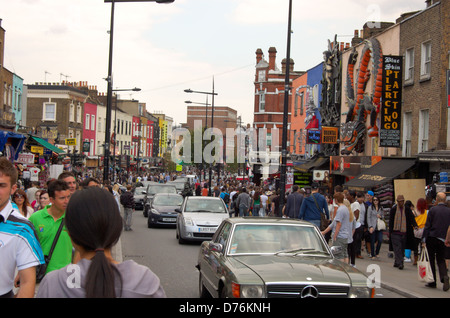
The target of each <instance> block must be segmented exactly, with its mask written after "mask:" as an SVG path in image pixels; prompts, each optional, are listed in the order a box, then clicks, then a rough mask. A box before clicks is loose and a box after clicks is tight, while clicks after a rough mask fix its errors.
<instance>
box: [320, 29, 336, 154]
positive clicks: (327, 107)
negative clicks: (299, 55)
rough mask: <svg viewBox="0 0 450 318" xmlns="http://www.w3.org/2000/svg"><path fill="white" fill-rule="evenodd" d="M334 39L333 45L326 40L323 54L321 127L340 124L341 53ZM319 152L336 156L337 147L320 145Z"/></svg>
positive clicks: (334, 145)
mask: <svg viewBox="0 0 450 318" xmlns="http://www.w3.org/2000/svg"><path fill="white" fill-rule="evenodd" d="M336 38H337V36H335V37H334V41H333V43H331V42H330V40H328V50H327V51H325V52H323V58H324V65H323V75H322V101H321V106H320V108H319V111H320V116H321V119H322V121H321V124H322V126H323V127H339V124H340V111H341V106H340V103H341V101H340V100H341V97H340V96H341V52H340V51H339V44H338V42H337V40H336ZM320 150H321V152H322V153H323V154H324V155H325V156H336V155H338V154H339V145H338V144H322V145H321V147H320Z"/></svg>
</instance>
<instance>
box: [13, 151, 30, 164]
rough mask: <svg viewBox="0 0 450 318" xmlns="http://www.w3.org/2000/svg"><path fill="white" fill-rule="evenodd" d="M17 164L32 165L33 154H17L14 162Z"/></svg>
mask: <svg viewBox="0 0 450 318" xmlns="http://www.w3.org/2000/svg"><path fill="white" fill-rule="evenodd" d="M16 162H17V163H23V164H26V165H32V164H34V154H32V153H19V156H18V158H17V160H16Z"/></svg>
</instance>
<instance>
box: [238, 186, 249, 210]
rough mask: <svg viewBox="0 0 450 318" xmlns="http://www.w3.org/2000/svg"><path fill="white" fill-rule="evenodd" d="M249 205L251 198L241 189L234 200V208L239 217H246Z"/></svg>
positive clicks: (245, 190)
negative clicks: (237, 210)
mask: <svg viewBox="0 0 450 318" xmlns="http://www.w3.org/2000/svg"><path fill="white" fill-rule="evenodd" d="M251 204H252V198H251V197H250V195H249V194H248V193H247V189H246V188H245V187H242V190H241V193H239V195H238V197H237V199H236V207H237V208H238V209H239V216H241V217H242V216H248V215H249V209H250V205H251Z"/></svg>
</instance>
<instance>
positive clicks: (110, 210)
mask: <svg viewBox="0 0 450 318" xmlns="http://www.w3.org/2000/svg"><path fill="white" fill-rule="evenodd" d="M122 222H123V221H122V217H121V216H120V213H119V210H118V207H117V203H116V200H115V199H114V196H113V195H112V194H111V193H110V192H108V191H106V190H104V189H101V188H99V187H89V188H86V189H83V190H79V191H76V192H75V193H74V194H73V195H72V196H71V198H70V201H69V204H68V206H67V210H66V216H65V224H66V227H67V231H68V233H69V236H70V238H71V239H72V243H73V246H74V247H75V249H76V250H77V251H78V252H79V254H80V258H81V259H80V261H79V262H78V263H77V264H70V265H68V266H66V267H64V268H62V269H59V270H55V271H52V272H50V273H48V274H47V275H46V276H45V277H44V279H43V280H42V282H41V284H40V286H39V290H38V293H37V297H50V298H84V297H86V298H118V297H121V298H138V297H165V293H164V290H163V288H162V286H161V284H160V280H159V278H158V277H157V276H156V275H155V274H154V273H153V272H152V271H151V270H150V269H149V268H148V267H146V266H142V265H139V264H137V263H136V262H134V261H133V260H127V261H124V262H122V263H118V262H117V261H115V260H114V259H113V258H112V256H111V248H112V247H113V246H114V245H115V244H116V243H117V241H118V240H119V237H120V234H121V232H122V228H123V223H122Z"/></svg>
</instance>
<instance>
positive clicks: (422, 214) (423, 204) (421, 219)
mask: <svg viewBox="0 0 450 318" xmlns="http://www.w3.org/2000/svg"><path fill="white" fill-rule="evenodd" d="M413 213H414V216H415V219H416V223H417V230H416V229H415V230H414V248H413V251H414V263H413V265H417V260H418V258H419V255H420V250H419V248H420V247H421V244H420V242H421V240H422V236H423V229H424V228H425V223H426V221H427V215H428V210H427V201H426V200H425V199H424V198H420V199H419V200H417V204H416V209H415V210H414V211H413Z"/></svg>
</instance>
